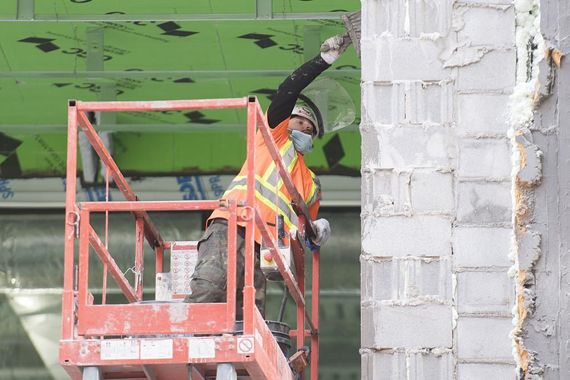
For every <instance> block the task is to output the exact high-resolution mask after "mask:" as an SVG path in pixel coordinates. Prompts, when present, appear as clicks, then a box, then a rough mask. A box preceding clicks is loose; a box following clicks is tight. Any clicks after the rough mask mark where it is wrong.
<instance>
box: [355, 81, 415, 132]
mask: <svg viewBox="0 0 570 380" xmlns="http://www.w3.org/2000/svg"><path fill="white" fill-rule="evenodd" d="M404 91H405V86H404V83H393V82H368V83H363V84H362V120H363V121H364V122H366V123H369V124H386V125H397V124H398V123H399V122H400V121H401V120H403V119H404V115H405V104H404V101H405V98H406V97H405V92H404Z"/></svg>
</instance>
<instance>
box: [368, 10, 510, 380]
mask: <svg viewBox="0 0 570 380" xmlns="http://www.w3.org/2000/svg"><path fill="white" fill-rule="evenodd" d="M362 19H363V22H362V27H363V31H362V124H361V133H362V255H361V264H362V272H361V273H362V288H361V290H362V306H361V307H362V329H361V331H362V338H361V345H362V348H361V356H362V378H363V379H418V380H419V379H442V380H445V379H461V380H464V379H481V378H496V379H515V378H516V376H515V362H514V359H513V355H512V352H511V351H512V339H511V337H510V336H509V333H510V331H511V330H512V329H513V326H512V322H511V319H512V314H511V309H512V307H513V305H514V282H513V281H512V279H510V278H509V277H508V275H507V272H508V270H509V267H510V266H511V265H512V263H511V262H510V260H509V253H510V250H511V241H512V214H513V210H512V203H513V201H512V196H511V166H512V164H511V144H510V139H509V138H508V136H507V131H508V129H509V126H508V123H507V104H508V100H509V96H510V94H511V93H512V90H513V87H514V85H515V70H516V54H515V53H516V52H515V13H514V8H513V6H512V4H511V3H510V2H509V1H507V0H478V1H470V0H463V1H455V2H452V1H449V0H419V1H409V0H363V1H362Z"/></svg>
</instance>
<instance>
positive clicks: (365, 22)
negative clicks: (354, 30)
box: [362, 0, 452, 37]
mask: <svg viewBox="0 0 570 380" xmlns="http://www.w3.org/2000/svg"><path fill="white" fill-rule="evenodd" d="M451 7H452V3H450V2H449V1H445V0H431V1H418V2H406V1H403V0H388V1H368V2H364V3H363V5H362V8H363V9H362V15H363V19H362V35H363V36H374V35H380V34H382V33H386V32H387V33H390V34H391V35H392V36H394V37H420V36H423V35H426V34H432V35H433V34H434V33H437V34H438V35H442V36H445V35H447V34H448V31H449V24H450V20H451Z"/></svg>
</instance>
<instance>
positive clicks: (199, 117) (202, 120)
mask: <svg viewBox="0 0 570 380" xmlns="http://www.w3.org/2000/svg"><path fill="white" fill-rule="evenodd" d="M184 116H186V117H187V118H188V119H189V120H188V122H189V123H196V124H214V123H217V122H218V121H220V120H215V119H206V115H204V114H203V113H202V112H200V111H191V112H186V113H185V114H184Z"/></svg>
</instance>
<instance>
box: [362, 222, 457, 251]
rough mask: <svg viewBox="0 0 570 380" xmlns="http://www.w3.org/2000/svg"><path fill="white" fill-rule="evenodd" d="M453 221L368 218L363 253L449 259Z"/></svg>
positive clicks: (363, 223) (363, 232) (364, 226)
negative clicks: (446, 257) (443, 257)
mask: <svg viewBox="0 0 570 380" xmlns="http://www.w3.org/2000/svg"><path fill="white" fill-rule="evenodd" d="M450 240H451V220H450V219H448V218H445V217H441V216H414V217H404V216H394V217H382V218H377V217H365V218H363V222H362V250H363V251H364V252H366V253H368V254H370V255H373V256H398V257H402V256H447V255H449V254H451V243H450Z"/></svg>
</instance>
